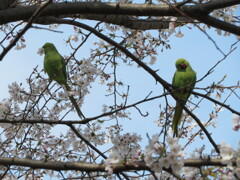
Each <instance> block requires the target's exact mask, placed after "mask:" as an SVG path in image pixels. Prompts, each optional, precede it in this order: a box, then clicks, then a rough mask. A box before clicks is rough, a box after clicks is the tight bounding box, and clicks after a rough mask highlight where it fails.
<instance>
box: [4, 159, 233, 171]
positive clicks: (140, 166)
mask: <svg viewBox="0 0 240 180" xmlns="http://www.w3.org/2000/svg"><path fill="white" fill-rule="evenodd" d="M233 164H234V165H236V162H234V163H233ZM0 165H3V166H10V165H15V166H23V167H30V168H34V169H50V170H55V171H61V170H76V171H84V172H106V171H105V167H106V165H105V164H92V163H86V162H61V161H40V160H33V159H24V158H22V159H20V158H6V157H0ZM184 166H185V167H201V166H227V165H226V164H222V163H221V159H186V160H184ZM112 167H113V172H114V173H120V172H123V171H132V170H137V171H141V170H148V171H150V170H151V169H150V168H149V167H148V166H147V165H146V164H145V163H144V162H142V161H141V162H140V161H138V162H134V163H126V164H112Z"/></svg>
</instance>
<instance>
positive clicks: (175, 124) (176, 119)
mask: <svg viewBox="0 0 240 180" xmlns="http://www.w3.org/2000/svg"><path fill="white" fill-rule="evenodd" d="M182 112H183V107H182V105H181V104H180V103H179V102H177V104H176V108H175V113H174V116H173V122H172V129H173V137H178V126H179V125H180V123H181V118H182Z"/></svg>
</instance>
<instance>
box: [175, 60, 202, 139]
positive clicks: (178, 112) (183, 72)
mask: <svg viewBox="0 0 240 180" xmlns="http://www.w3.org/2000/svg"><path fill="white" fill-rule="evenodd" d="M175 65H176V68H177V70H176V72H175V74H174V77H173V81H172V85H173V87H174V88H175V89H176V90H174V95H175V96H176V97H178V98H179V99H180V101H177V102H176V107H175V113H174V116H173V122H172V129H173V136H178V126H179V125H180V123H181V118H182V112H183V106H184V105H185V104H186V102H187V100H188V98H189V96H190V94H191V91H192V90H193V89H194V86H195V83H196V78H197V77H196V72H195V71H194V70H193V69H192V67H191V66H190V64H189V62H188V61H187V60H186V59H183V58H180V59H178V60H177V61H176V64H175Z"/></svg>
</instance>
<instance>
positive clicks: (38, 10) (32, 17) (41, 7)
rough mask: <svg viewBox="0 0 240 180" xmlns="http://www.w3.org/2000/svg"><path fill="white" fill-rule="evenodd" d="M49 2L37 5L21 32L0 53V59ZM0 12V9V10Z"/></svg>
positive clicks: (49, 0)
mask: <svg viewBox="0 0 240 180" xmlns="http://www.w3.org/2000/svg"><path fill="white" fill-rule="evenodd" d="M50 3H52V0H48V1H47V2H46V3H45V4H44V5H42V6H39V8H38V9H37V10H36V11H35V12H34V13H33V15H32V16H31V18H30V19H29V21H28V23H27V25H26V26H25V27H24V28H23V29H22V30H21V32H19V33H18V35H17V36H16V37H15V38H14V40H13V41H12V42H11V43H10V44H9V45H8V46H7V48H5V49H4V50H3V52H2V53H1V54H0V61H1V60H2V59H3V58H4V56H5V55H6V54H7V53H8V51H10V50H11V49H12V48H13V46H15V45H16V43H17V41H18V40H19V39H20V38H21V37H22V36H23V34H25V33H26V32H27V30H28V29H29V28H30V27H31V25H32V23H33V22H34V20H36V19H37V18H38V16H39V15H40V14H41V12H42V11H43V9H44V8H46V7H47V6H48V5H49V4H50ZM0 12H1V11H0Z"/></svg>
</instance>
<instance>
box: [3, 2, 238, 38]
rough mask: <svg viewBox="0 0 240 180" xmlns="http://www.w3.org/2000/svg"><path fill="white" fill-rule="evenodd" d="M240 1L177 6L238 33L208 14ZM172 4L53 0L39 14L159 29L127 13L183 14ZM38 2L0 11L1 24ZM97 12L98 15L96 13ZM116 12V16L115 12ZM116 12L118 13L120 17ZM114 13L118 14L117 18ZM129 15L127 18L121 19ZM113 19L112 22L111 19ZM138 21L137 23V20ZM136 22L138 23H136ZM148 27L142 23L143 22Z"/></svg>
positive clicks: (31, 10) (162, 25)
mask: <svg viewBox="0 0 240 180" xmlns="http://www.w3.org/2000/svg"><path fill="white" fill-rule="evenodd" d="M236 4H240V1H239V0H219V1H210V2H207V3H202V4H201V3H199V4H196V5H183V6H181V7H180V10H181V11H182V12H183V13H185V14H188V15H189V16H191V17H192V18H193V19H197V20H200V21H201V22H203V23H206V24H208V25H210V26H213V27H216V28H219V29H221V28H223V29H222V30H225V31H228V32H231V33H234V34H236V35H240V27H238V26H235V25H232V24H229V23H227V22H224V21H223V22H224V23H223V24H221V23H222V21H220V20H217V19H215V18H213V17H210V16H208V14H209V13H210V12H212V11H213V10H215V9H219V8H225V7H229V6H233V5H236ZM173 6H174V7H178V4H170V5H166V4H160V5H159V4H158V5H157V4H153V5H150V4H118V3H98V2H63V3H54V4H51V5H49V6H48V7H47V8H46V9H44V11H43V13H42V14H41V17H42V16H55V17H61V18H62V17H72V16H76V15H77V14H81V15H82V17H84V16H85V17H87V19H89V18H90V19H91V18H92V19H93V20H94V19H95V20H96V19H99V20H101V19H102V18H103V19H104V18H105V17H107V16H109V17H107V19H106V21H107V22H109V23H113V24H117V25H123V26H126V27H129V28H133V29H135V28H138V27H139V28H140V29H143V30H146V29H147V27H148V29H151V28H153V29H157V27H158V28H159V29H161V28H166V27H167V24H166V23H165V22H161V21H160V24H159V25H156V24H157V22H154V24H151V23H152V22H151V21H152V20H147V21H145V22H144V21H141V20H138V21H137V20H136V21H135V20H134V21H132V18H130V19H129V17H127V16H157V17H159V16H174V17H183V16H182V14H181V13H179V12H178V11H176V9H175V8H173ZM37 8H38V5H33V6H28V7H21V6H19V7H16V8H11V9H7V10H3V11H0V24H6V23H9V22H15V21H19V20H26V19H29V18H30V17H31V16H32V14H33V13H34V12H35V11H36V10H37ZM96 15H100V16H99V17H96ZM116 15H117V16H116ZM118 15H121V16H120V17H119V16H118ZM116 17H117V18H116ZM126 19H128V20H127V21H126V22H124V20H126ZM114 21H115V22H114ZM139 21H140V24H139ZM136 22H137V25H135V23H136ZM146 24H147V27H144V26H146Z"/></svg>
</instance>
